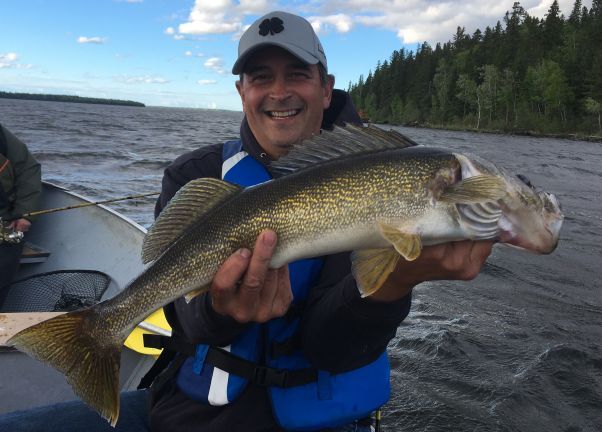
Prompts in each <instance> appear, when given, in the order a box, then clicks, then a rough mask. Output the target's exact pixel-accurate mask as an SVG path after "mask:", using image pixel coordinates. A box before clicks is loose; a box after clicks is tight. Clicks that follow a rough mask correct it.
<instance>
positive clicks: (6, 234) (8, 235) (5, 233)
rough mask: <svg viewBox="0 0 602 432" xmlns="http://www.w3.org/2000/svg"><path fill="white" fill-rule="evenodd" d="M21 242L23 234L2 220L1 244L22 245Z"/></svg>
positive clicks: (0, 219) (0, 220) (0, 230)
mask: <svg viewBox="0 0 602 432" xmlns="http://www.w3.org/2000/svg"><path fill="white" fill-rule="evenodd" d="M21 240H23V232H21V231H15V230H13V229H12V228H11V227H10V224H9V223H7V222H4V221H3V220H2V218H0V244H2V243H9V244H17V243H21Z"/></svg>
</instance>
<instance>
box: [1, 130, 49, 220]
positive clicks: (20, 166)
mask: <svg viewBox="0 0 602 432" xmlns="http://www.w3.org/2000/svg"><path fill="white" fill-rule="evenodd" d="M0 127H2V126H0ZM2 132H4V135H5V137H6V144H7V154H6V157H7V159H8V160H9V161H10V164H11V165H12V168H13V173H14V192H15V195H16V200H15V201H14V203H13V206H12V208H11V209H10V212H9V215H8V217H9V218H17V217H19V216H21V215H23V214H25V213H29V212H32V211H34V210H37V209H38V202H39V199H40V194H41V193H42V170H41V167H40V164H39V163H38V161H37V160H36V159H35V158H34V157H33V155H32V154H31V153H30V152H29V150H28V149H27V146H26V145H25V143H23V142H22V141H21V140H20V139H19V138H17V137H16V136H15V135H13V134H12V133H11V132H10V131H9V130H7V129H6V128H3V129H2Z"/></svg>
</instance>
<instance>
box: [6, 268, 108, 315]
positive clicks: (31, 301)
mask: <svg viewBox="0 0 602 432" xmlns="http://www.w3.org/2000/svg"><path fill="white" fill-rule="evenodd" d="M110 282H111V278H110V277H109V276H108V275H106V274H104V273H102V272H99V271H94V270H59V271H53V272H48V273H40V274H37V275H33V276H29V277H27V278H24V279H21V280H17V281H14V282H12V283H11V284H10V285H9V286H8V287H7V288H5V289H6V290H7V291H6V296H5V297H4V302H3V304H2V308H1V310H2V312H61V311H71V310H75V309H80V308H83V307H87V306H92V305H94V304H96V303H98V302H99V301H100V298H101V297H102V294H103V293H104V292H105V290H106V289H107V287H108V286H109V283H110Z"/></svg>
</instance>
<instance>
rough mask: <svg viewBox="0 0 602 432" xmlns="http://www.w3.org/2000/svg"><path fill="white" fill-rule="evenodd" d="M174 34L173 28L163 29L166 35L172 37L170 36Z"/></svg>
mask: <svg viewBox="0 0 602 432" xmlns="http://www.w3.org/2000/svg"><path fill="white" fill-rule="evenodd" d="M175 32H176V31H175V30H174V28H173V27H167V28H166V29H165V34H167V35H172V34H174V33H175Z"/></svg>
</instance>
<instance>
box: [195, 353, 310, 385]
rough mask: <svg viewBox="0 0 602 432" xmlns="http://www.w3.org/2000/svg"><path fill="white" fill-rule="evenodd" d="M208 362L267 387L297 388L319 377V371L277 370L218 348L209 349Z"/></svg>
mask: <svg viewBox="0 0 602 432" xmlns="http://www.w3.org/2000/svg"><path fill="white" fill-rule="evenodd" d="M207 361H208V362H209V363H211V364H213V365H214V366H215V367H217V368H219V369H221V370H224V371H226V372H228V373H231V374H234V375H238V376H240V377H243V378H245V379H248V380H249V381H251V382H253V383H255V384H257V385H260V386H265V387H270V386H275V387H280V388H289V387H295V386H300V385H304V384H309V383H311V382H314V381H316V379H317V377H318V372H317V370H315V369H312V368H306V369H296V370H289V369H276V368H272V367H268V366H263V365H259V364H257V363H254V362H252V361H249V360H245V359H243V358H240V357H238V356H236V355H234V354H232V353H230V352H228V351H225V350H223V349H221V348H217V347H209V352H208V353H207Z"/></svg>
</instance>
